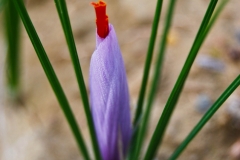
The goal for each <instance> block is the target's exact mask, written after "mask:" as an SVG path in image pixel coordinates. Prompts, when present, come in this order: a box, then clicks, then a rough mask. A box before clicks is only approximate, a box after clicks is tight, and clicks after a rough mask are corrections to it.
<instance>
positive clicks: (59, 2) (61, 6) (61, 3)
mask: <svg viewBox="0 0 240 160" xmlns="http://www.w3.org/2000/svg"><path fill="white" fill-rule="evenodd" d="M55 4H56V7H57V11H58V15H59V17H60V20H61V24H62V27H63V30H64V34H65V37H66V41H67V44H68V48H69V51H70V55H71V59H72V63H73V67H74V70H75V74H76V77H77V82H78V86H79V90H80V93H81V96H82V102H83V105H84V110H85V114H86V117H87V122H88V127H89V130H90V135H91V138H92V145H93V150H94V153H95V158H96V159H97V160H100V159H101V154H100V151H99V146H98V143H97V138H96V133H95V128H94V124H93V119H92V114H91V111H90V106H89V101H88V94H87V90H86V86H85V82H84V79H83V75H82V70H81V66H80V62H79V58H78V54H77V49H76V46H75V42H74V38H73V33H72V28H71V24H70V20H69V15H68V11H67V5H66V2H65V0H55Z"/></svg>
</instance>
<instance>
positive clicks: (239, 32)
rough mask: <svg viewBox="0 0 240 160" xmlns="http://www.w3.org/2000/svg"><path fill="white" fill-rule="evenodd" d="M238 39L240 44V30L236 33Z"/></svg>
mask: <svg viewBox="0 0 240 160" xmlns="http://www.w3.org/2000/svg"><path fill="white" fill-rule="evenodd" d="M236 38H237V41H238V43H239V44H240V30H239V31H237V32H236Z"/></svg>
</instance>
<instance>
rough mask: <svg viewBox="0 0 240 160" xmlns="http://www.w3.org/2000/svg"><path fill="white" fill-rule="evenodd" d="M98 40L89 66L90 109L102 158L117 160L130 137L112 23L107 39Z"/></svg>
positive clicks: (124, 81) (121, 66)
mask: <svg viewBox="0 0 240 160" xmlns="http://www.w3.org/2000/svg"><path fill="white" fill-rule="evenodd" d="M96 37H97V39H96V41H97V46H96V50H95V51H94V53H93V55H92V57H91V63H90V100H91V110H92V115H93V120H94V124H95V129H96V133H97V138H98V142H99V146H100V150H101V154H102V157H103V159H104V160H118V159H120V156H121V155H122V154H123V155H125V154H126V151H127V146H128V144H129V141H130V138H131V122H130V121H131V120H130V108H129V93H128V85H127V79H126V72H125V67H124V63H123V59H122V55H121V52H120V48H119V45H118V42H117V37H116V33H115V31H114V28H113V26H112V25H111V24H109V33H108V35H107V37H106V38H100V37H99V36H98V35H97V34H96ZM119 144H121V145H119ZM120 146H121V148H120ZM121 152H122V153H121Z"/></svg>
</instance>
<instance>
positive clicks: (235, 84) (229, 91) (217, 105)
mask: <svg viewBox="0 0 240 160" xmlns="http://www.w3.org/2000/svg"><path fill="white" fill-rule="evenodd" d="M239 85H240V75H238V77H237V78H236V79H235V80H234V81H233V82H232V83H231V84H230V85H229V87H228V88H227V89H226V90H225V91H224V92H223V93H222V95H221V96H220V97H219V98H218V99H217V101H216V102H215V103H214V104H213V105H212V107H211V108H210V109H209V110H208V111H207V112H206V113H205V114H204V116H203V117H202V119H201V120H200V121H199V122H198V124H197V125H196V126H195V127H194V128H193V130H192V131H191V132H190V133H189V135H188V136H187V137H186V138H185V140H184V141H183V142H182V143H181V144H180V145H179V147H178V148H177V149H176V150H175V151H174V152H173V154H172V156H171V157H170V158H169V160H175V159H177V158H178V156H179V155H180V154H181V153H182V151H183V150H184V149H185V148H186V147H187V145H188V144H189V143H190V142H191V141H192V139H193V138H194V137H195V136H196V135H197V134H198V132H199V131H200V130H201V129H202V128H203V126H204V125H205V124H206V123H207V122H208V121H209V119H210V118H211V117H212V116H213V115H214V113H215V112H216V111H217V110H218V109H219V108H220V107H221V105H222V104H223V103H224V102H225V101H226V99H227V98H228V97H229V96H230V95H231V94H232V93H233V91H234V90H235V89H236V88H237V87H238V86H239Z"/></svg>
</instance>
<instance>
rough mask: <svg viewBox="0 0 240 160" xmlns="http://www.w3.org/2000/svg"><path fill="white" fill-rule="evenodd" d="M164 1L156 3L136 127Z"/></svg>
mask: <svg viewBox="0 0 240 160" xmlns="http://www.w3.org/2000/svg"><path fill="white" fill-rule="evenodd" d="M162 2H163V0H158V1H157V5H156V10H155V15H154V20H153V24H152V31H151V37H150V41H149V45H148V52H147V57H146V60H145V66H144V73H143V78H142V84H141V89H140V92H139V96H138V103H137V110H136V113H135V118H134V121H133V125H134V127H136V125H137V124H139V121H140V118H141V115H142V110H143V104H144V97H145V93H146V88H147V82H148V77H149V72H150V66H151V62H152V56H153V50H154V45H155V40H156V36H157V30H158V23H159V19H160V15H161V11H162Z"/></svg>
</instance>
